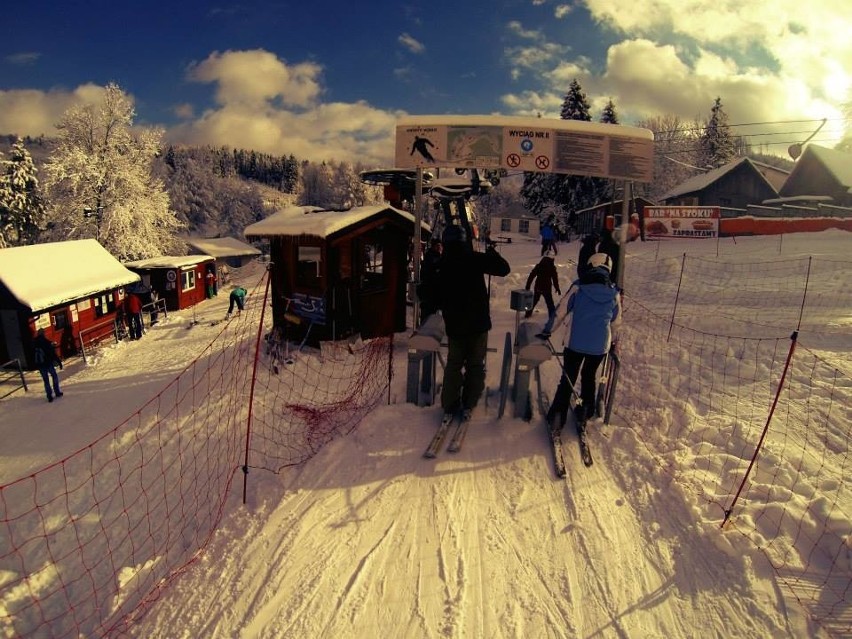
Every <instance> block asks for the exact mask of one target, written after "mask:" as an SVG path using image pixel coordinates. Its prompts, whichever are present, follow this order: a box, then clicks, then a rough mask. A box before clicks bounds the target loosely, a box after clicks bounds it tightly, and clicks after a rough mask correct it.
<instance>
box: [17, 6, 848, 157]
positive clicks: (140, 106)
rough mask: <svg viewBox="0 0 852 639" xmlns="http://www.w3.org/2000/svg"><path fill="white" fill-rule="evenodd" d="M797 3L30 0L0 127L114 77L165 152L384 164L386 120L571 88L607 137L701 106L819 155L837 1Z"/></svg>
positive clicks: (504, 103)
mask: <svg viewBox="0 0 852 639" xmlns="http://www.w3.org/2000/svg"><path fill="white" fill-rule="evenodd" d="M804 7H805V5H804V4H803V3H802V2H801V1H800V0H795V1H793V0H749V2H742V1H732V0H632V1H631V2H623V1H622V0H575V1H574V2H565V1H562V0H456V1H454V2H449V1H446V0H432V1H430V2H418V3H414V2H410V3H409V2H405V1H402V2H388V1H385V0H378V1H377V0H371V1H370V2H364V3H352V2H339V1H332V0H293V1H289V2H275V1H274V0H273V1H268V2H254V1H253V0H244V1H242V2H234V3H231V4H217V3H204V2H194V1H185V0H181V1H173V2H168V3H166V2H161V1H160V0H151V1H149V2H146V3H136V2H133V3H130V2H123V3H121V2H119V3H113V2H110V3H107V2H102V1H101V0H97V1H94V2H74V1H67V2H63V3H53V2H40V1H38V0H36V1H34V2H30V3H18V4H16V6H15V9H14V11H10V12H6V13H5V14H4V16H3V21H2V23H0V133H18V134H21V135H39V134H46V135H51V134H53V132H54V131H55V128H54V125H55V124H56V122H58V120H59V118H60V117H61V115H62V113H63V112H64V111H65V110H66V109H67V108H69V107H70V106H73V105H75V104H78V103H80V102H85V101H90V100H96V99H97V97H98V95H99V92H100V91H101V90H102V88H103V87H104V86H105V85H106V84H107V83H109V82H115V83H117V84H118V85H119V86H120V87H121V88H122V89H124V90H125V91H126V92H127V93H129V94H130V95H131V96H133V98H134V100H135V104H136V111H137V119H136V122H137V124H141V125H148V126H154V125H155V126H159V127H162V128H164V129H165V139H166V140H167V141H170V142H176V143H188V144H212V145H227V146H231V147H239V148H252V149H256V150H259V151H264V152H269V153H275V154H290V153H293V154H294V155H296V156H297V157H299V158H300V159H312V160H321V159H329V158H334V159H338V160H348V161H356V160H361V161H364V162H367V163H368V164H377V165H387V163H388V162H390V161H391V160H392V155H393V134H394V123H395V121H396V119H397V118H398V117H399V116H400V115H403V114H411V115H424V114H456V113H458V114H502V115H537V114H541V115H542V116H544V117H558V114H559V107H560V104H561V101H562V98H563V96H564V94H565V92H566V91H567V89H568V86H569V84H570V82H571V80H573V79H575V78H576V79H577V80H578V81H579V82H580V84H581V86H582V87H583V89H584V90H585V91H586V93H587V95H588V96H589V99H590V100H591V102H592V110H593V117H594V118H595V119H597V118H598V117H599V114H600V108H601V107H602V106H603V103H605V102H606V100H608V99H610V98H612V99H613V101H614V102H615V105H616V108H617V109H618V112H619V115H620V118H621V121H622V123H624V124H634V123H635V122H637V121H638V120H640V119H642V118H647V117H652V116H663V115H676V116H678V117H680V118H681V119H682V120H683V121H684V123H685V124H688V123H690V122H691V121H692V120H693V119H695V118H696V117H702V118H703V117H706V116H707V115H709V112H710V107H711V106H712V104H713V101H714V100H715V98H716V97H717V96H719V97H721V98H722V102H723V105H724V107H725V110H726V112H727V113H728V115H729V118H730V123H731V124H734V125H737V129H736V130H737V132H738V133H741V134H744V135H748V136H751V137H750V138H749V139H750V141H751V142H752V143H753V145H755V146H759V145H761V144H763V143H771V142H774V143H775V144H767V146H766V147H765V150H766V151H768V152H775V153H779V154H783V152H784V150H785V149H786V145H788V144H790V143H792V142H795V141H801V140H803V139H804V138H806V137H807V136H808V135H809V133H810V132H812V131H813V130H814V129H816V127H817V126H818V124H819V120H821V119H822V118H827V119H828V122H827V124H826V125H825V127H824V128H823V130H822V131H821V132H820V134H819V135H818V136H817V137H816V138H815V141H819V142H820V143H822V144H825V145H826V146H832V145H833V144H834V143H836V142H837V141H838V140H839V139H840V137H841V135H842V132H843V130H844V128H845V127H846V128H848V125H849V121H848V120H845V121H844V119H843V117H844V111H843V105H844V104H846V103H848V102H849V101H850V100H852V96H850V88H851V87H852V39H850V38H849V36H848V34H849V33H850V32H852V2H850V1H849V0H810V1H809V2H808V3H807V7H806V8H804ZM753 123H756V124H753ZM740 125H742V126H740ZM745 125H748V126H745ZM770 133H774V134H776V135H774V136H772V135H769V134H770Z"/></svg>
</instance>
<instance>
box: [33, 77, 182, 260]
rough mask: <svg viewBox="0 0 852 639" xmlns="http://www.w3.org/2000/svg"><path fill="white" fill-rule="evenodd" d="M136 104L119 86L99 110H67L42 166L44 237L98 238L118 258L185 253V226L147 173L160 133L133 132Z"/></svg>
mask: <svg viewBox="0 0 852 639" xmlns="http://www.w3.org/2000/svg"><path fill="white" fill-rule="evenodd" d="M134 116H135V112H134V109H133V103H132V101H131V99H130V97H129V96H127V95H126V94H125V93H124V92H123V91H122V90H121V89H120V88H119V87H118V85H116V84H109V85H107V87H106V88H105V90H104V93H103V99H102V100H101V102H100V104H86V105H83V106H77V107H73V108H71V109H69V110H68V111H66V112H65V114H64V115H63V116H62V119H61V121H60V122H59V124H58V125H57V129H58V130H59V143H58V146H57V148H56V150H55V151H54V153H53V154H52V155H51V156H50V157H49V158H48V161H47V164H46V165H45V171H46V173H47V179H46V180H45V185H46V187H47V188H48V190H49V194H50V206H49V208H48V218H49V220H48V236H49V237H50V239H53V240H63V239H80V238H86V237H95V238H96V239H98V241H99V242H100V243H101V244H102V245H103V246H104V248H106V249H107V250H108V251H109V252H110V253H112V254H113V255H114V256H115V257H116V258H118V259H120V260H135V259H142V258H146V257H154V256H157V255H169V254H172V255H174V254H182V253H184V252H185V248H184V245H183V242H182V241H181V240H179V239H178V238H177V236H176V234H177V232H178V231H180V230H182V229H183V228H184V225H183V224H182V223H181V222H180V221H179V220H178V218H177V217H176V216H175V214H174V212H173V211H171V209H170V205H169V196H168V194H167V193H166V191H165V189H164V187H163V183H162V181H161V180H159V179H157V178H155V177H154V176H153V174H152V171H151V168H152V162H153V160H154V158H155V157H156V156H157V155H158V154H159V153H160V142H161V139H162V136H163V132H162V130H160V129H156V128H138V129H137V128H133V118H134Z"/></svg>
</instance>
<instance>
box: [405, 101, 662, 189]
mask: <svg viewBox="0 0 852 639" xmlns="http://www.w3.org/2000/svg"><path fill="white" fill-rule="evenodd" d="M653 158H654V134H653V132H651V131H649V130H647V129H640V128H636V127H630V126H622V125H620V124H602V123H599V122H584V121H581V120H545V119H542V118H522V117H509V116H473V115H467V116H412V117H407V118H401V119H400V120H399V121H398V122H397V127H396V157H395V162H396V166H397V167H399V168H417V167H449V168H478V169H499V168H503V169H506V170H509V171H512V170H514V171H539V172H542V173H567V174H575V175H589V176H593V177H605V178H616V179H625V180H634V181H638V182H650V181H651V179H652V178H653Z"/></svg>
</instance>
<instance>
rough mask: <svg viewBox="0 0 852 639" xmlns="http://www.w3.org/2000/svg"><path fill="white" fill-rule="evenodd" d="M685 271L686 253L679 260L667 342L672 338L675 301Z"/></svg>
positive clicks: (678, 294) (675, 309) (678, 295)
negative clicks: (678, 274) (678, 271)
mask: <svg viewBox="0 0 852 639" xmlns="http://www.w3.org/2000/svg"><path fill="white" fill-rule="evenodd" d="M685 270H686V253H684V254H683V257H682V258H681V260H680V276H679V277H678V280H677V292H676V293H675V300H674V307H673V308H672V319H671V321H670V322H669V335H668V337H666V341H669V340H670V339H671V338H672V329H673V328H674V321H675V314H676V313H677V301H678V298H679V297H680V285H681V283H682V282H683V272H684V271H685Z"/></svg>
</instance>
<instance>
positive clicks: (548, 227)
mask: <svg viewBox="0 0 852 639" xmlns="http://www.w3.org/2000/svg"><path fill="white" fill-rule="evenodd" d="M548 250H550V251H553V254H554V255H556V254H557V253H558V252H559V251H558V250H557V249H556V231H555V230H553V223H552V222H551V221H550V220H548V221H547V222H545V223H544V225H543V226H542V227H541V254H542V255H544V253H545V252H546V251H548Z"/></svg>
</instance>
